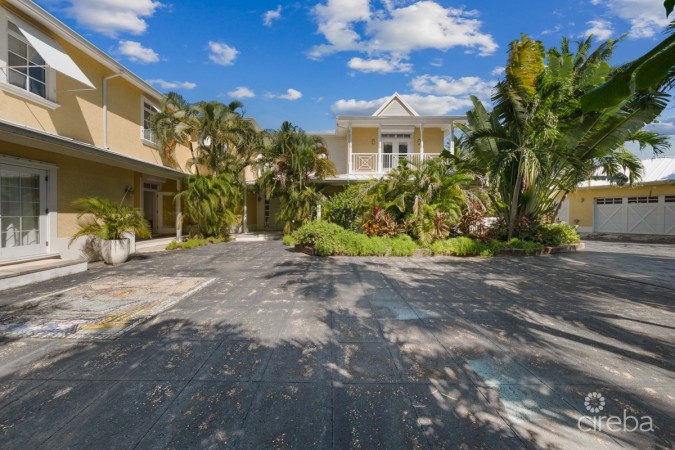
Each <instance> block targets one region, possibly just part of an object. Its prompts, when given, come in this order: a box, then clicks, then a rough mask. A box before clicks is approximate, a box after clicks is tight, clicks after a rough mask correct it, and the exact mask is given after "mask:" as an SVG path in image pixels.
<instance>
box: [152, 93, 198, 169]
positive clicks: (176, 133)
mask: <svg viewBox="0 0 675 450" xmlns="http://www.w3.org/2000/svg"><path fill="white" fill-rule="evenodd" d="M197 126H198V120H197V117H196V113H195V110H194V108H192V106H191V105H190V104H189V103H188V102H187V101H186V100H185V99H184V98H183V97H182V96H181V95H180V94H177V93H175V92H169V93H168V94H167V95H165V96H164V98H163V99H162V102H161V105H160V108H159V111H158V112H157V113H156V114H153V115H152V116H151V117H150V130H151V132H152V134H153V135H154V136H155V137H156V138H157V142H158V143H159V146H160V147H161V151H162V158H163V159H164V160H165V161H166V162H167V164H169V165H170V166H172V167H178V162H177V161H176V147H177V146H178V145H183V146H185V147H187V148H189V149H190V154H191V156H192V160H193V161H194V160H195V152H194V147H193V144H192V142H193V140H194V137H195V131H196V129H197ZM196 173H197V174H199V168H198V167H196Z"/></svg>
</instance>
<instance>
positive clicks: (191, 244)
mask: <svg viewBox="0 0 675 450" xmlns="http://www.w3.org/2000/svg"><path fill="white" fill-rule="evenodd" d="M224 241H225V238H215V237H210V238H206V239H203V238H190V239H187V240H186V241H183V242H176V241H173V242H171V243H169V245H167V246H166V249H167V250H178V249H189V248H195V247H203V246H205V245H209V244H219V243H221V242H224Z"/></svg>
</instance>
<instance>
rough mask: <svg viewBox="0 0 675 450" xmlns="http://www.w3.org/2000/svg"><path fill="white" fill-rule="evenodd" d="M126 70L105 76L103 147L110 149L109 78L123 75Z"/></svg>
mask: <svg viewBox="0 0 675 450" xmlns="http://www.w3.org/2000/svg"><path fill="white" fill-rule="evenodd" d="M123 74H124V72H120V73H115V74H113V75H109V76H107V77H104V78H103V148H104V149H106V150H108V149H109V147H108V80H110V79H112V78H117V77H121V76H122V75H123Z"/></svg>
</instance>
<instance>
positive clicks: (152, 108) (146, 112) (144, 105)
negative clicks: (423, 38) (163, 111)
mask: <svg viewBox="0 0 675 450" xmlns="http://www.w3.org/2000/svg"><path fill="white" fill-rule="evenodd" d="M157 112H159V108H157V106H156V105H155V104H154V103H152V102H151V101H150V100H148V99H147V98H145V97H141V140H142V141H143V142H146V143H148V144H151V145H157V137H156V136H155V135H154V134H153V133H152V131H151V130H150V117H151V116H152V115H153V114H155V113H157Z"/></svg>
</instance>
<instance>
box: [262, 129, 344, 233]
mask: <svg viewBox="0 0 675 450" xmlns="http://www.w3.org/2000/svg"><path fill="white" fill-rule="evenodd" d="M266 134H267V136H268V138H267V140H268V141H269V143H268V146H267V147H266V149H265V151H264V153H263V155H262V158H261V159H260V160H259V161H258V166H259V168H260V171H261V176H260V177H259V179H258V185H259V188H260V190H261V191H262V192H263V193H264V194H265V198H266V199H270V198H271V197H273V196H276V197H278V198H279V200H280V203H281V211H280V214H279V219H281V220H284V221H285V222H286V226H285V230H287V231H290V230H292V229H294V228H295V227H297V226H298V225H301V224H302V223H303V222H304V221H306V220H308V219H309V217H310V216H309V214H310V211H311V207H309V205H311V204H312V203H315V202H316V198H317V197H316V195H310V194H309V193H311V192H310V191H306V190H307V189H308V184H310V183H312V182H315V181H317V180H321V179H323V178H326V177H328V176H334V175H335V174H336V173H337V171H336V168H335V164H333V162H332V161H331V160H330V159H328V151H327V150H326V147H325V142H324V141H323V139H322V138H321V137H319V136H312V135H308V134H307V133H305V132H304V131H303V130H302V129H301V128H299V127H297V126H294V125H293V124H292V123H290V122H287V121H286V122H284V123H282V124H281V128H280V129H279V130H277V131H268V132H267V133H266ZM293 208H295V210H296V211H301V212H302V215H301V217H298V216H296V215H295V214H291V211H293Z"/></svg>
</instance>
